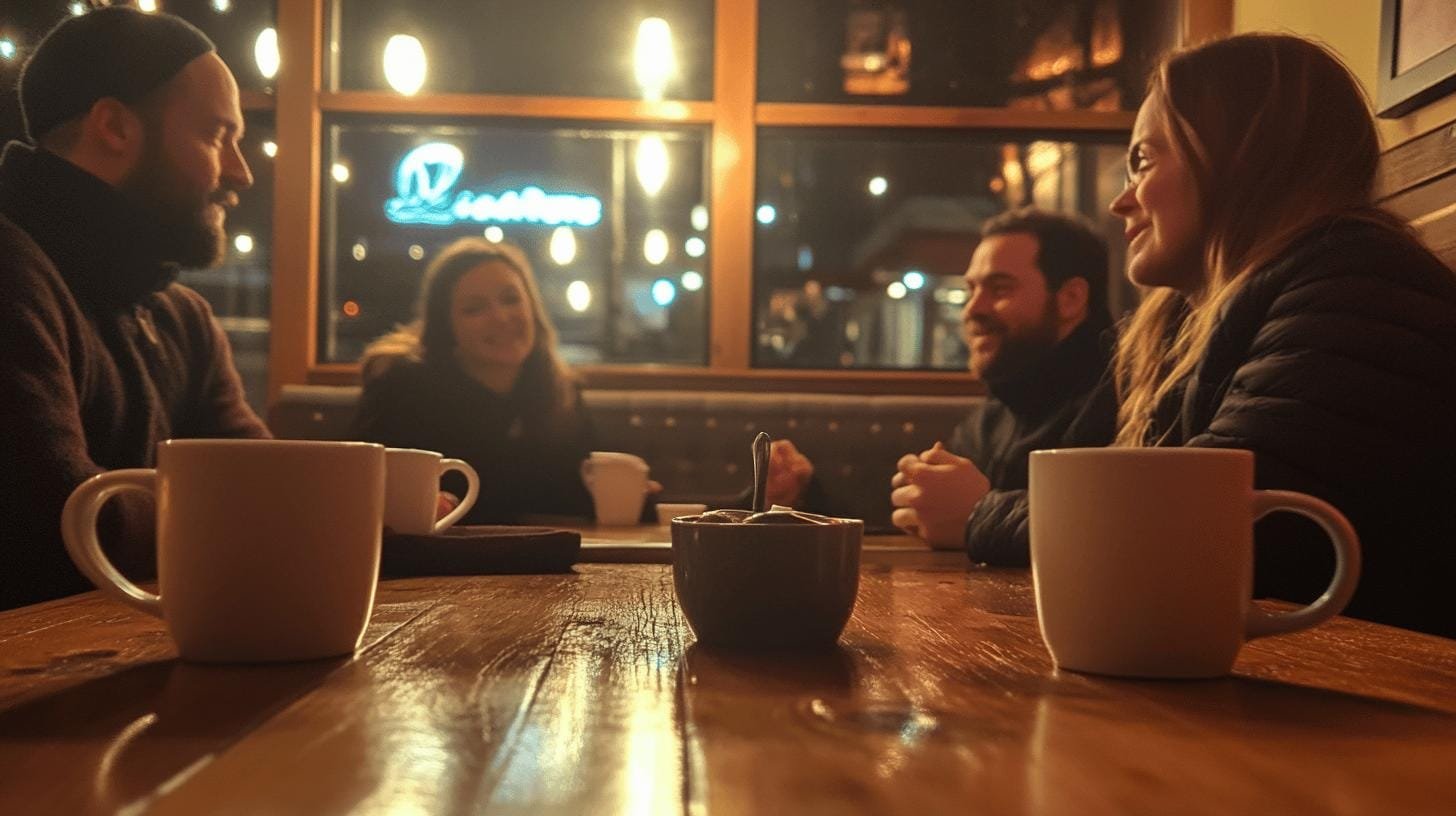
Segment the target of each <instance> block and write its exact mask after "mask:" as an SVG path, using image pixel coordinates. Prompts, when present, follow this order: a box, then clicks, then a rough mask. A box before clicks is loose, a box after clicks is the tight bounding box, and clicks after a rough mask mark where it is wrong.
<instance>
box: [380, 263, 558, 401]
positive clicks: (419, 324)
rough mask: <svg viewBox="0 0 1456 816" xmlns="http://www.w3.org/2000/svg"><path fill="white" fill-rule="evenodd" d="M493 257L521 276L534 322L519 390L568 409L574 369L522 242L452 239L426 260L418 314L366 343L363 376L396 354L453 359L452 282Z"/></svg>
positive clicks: (409, 357)
mask: <svg viewBox="0 0 1456 816" xmlns="http://www.w3.org/2000/svg"><path fill="white" fill-rule="evenodd" d="M492 261H499V262H501V263H504V264H505V265H507V266H509V267H511V268H512V269H514V270H515V272H516V274H517V275H518V276H519V277H520V279H521V285H522V287H523V288H525V290H526V297H527V299H528V300H529V301H530V304H531V316H532V317H533V318H534V322H535V324H536V344H535V346H533V347H532V349H531V352H530V354H528V355H527V356H526V360H525V362H524V363H523V364H522V365H521V375H520V378H519V379H518V380H517V384H516V389H517V391H519V392H522V393H523V395H524V397H525V399H526V400H527V402H528V403H530V404H532V405H533V406H535V407H537V408H538V409H541V410H543V411H544V412H545V413H548V414H556V413H561V412H569V411H572V410H573V409H574V408H575V407H576V375H575V373H573V372H572V370H571V368H570V367H569V366H567V364H566V362H565V361H564V360H562V359H561V354H560V352H559V351H557V348H556V327H555V326H553V325H552V323H551V318H550V317H549V316H548V315H547V314H546V306H545V304H544V303H543V302H542V300H541V289H540V287H539V286H537V284H536V275H535V273H534V272H533V271H532V269H531V263H530V261H528V260H526V254H525V253H524V252H522V251H521V250H520V248H518V247H516V246H514V245H512V244H506V243H492V242H490V241H487V240H485V239H484V238H472V237H466V238H460V239H458V240H455V241H453V242H451V243H450V244H449V245H448V246H446V247H445V248H444V249H442V250H440V253H439V254H438V255H436V256H435V257H434V259H433V260H431V261H430V265H429V266H428V267H426V269H425V276H424V278H423V279H422V280H421V282H420V296H419V300H418V302H417V303H416V305H415V313H416V315H417V317H416V318H415V319H414V320H413V321H412V322H410V323H407V324H405V325H402V326H397V327H395V330H394V331H392V332H390V333H389V334H386V335H384V336H383V337H380V338H379V339H378V340H375V341H374V342H372V343H370V344H369V347H368V348H366V349H365V350H364V359H363V369H364V379H366V380H369V379H373V378H375V377H378V376H379V375H380V374H382V373H383V372H384V371H386V370H387V369H388V368H389V367H390V366H391V365H393V364H394V363H396V362H398V361H400V360H414V361H419V362H425V363H428V364H431V365H457V363H456V361H455V332H454V330H453V328H452V327H451V323H450V302H451V299H452V298H453V297H454V295H455V287H456V285H457V284H459V283H460V279H461V278H463V277H465V275H466V273H468V272H470V271H471V270H473V269H475V268H476V267H478V266H480V265H481V264H485V263H490V262H492Z"/></svg>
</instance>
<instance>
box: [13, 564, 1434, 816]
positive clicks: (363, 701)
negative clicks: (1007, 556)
mask: <svg viewBox="0 0 1456 816" xmlns="http://www.w3.org/2000/svg"><path fill="white" fill-rule="evenodd" d="M901 549H904V548H903V547H902V548H901ZM888 560H889V561H891V562H893V563H885V562H884V561H882V560H881V559H880V558H878V557H877V556H875V555H873V554H871V556H870V557H869V560H868V562H867V563H866V566H865V568H864V571H863V580H862V582H861V586H860V593H859V602H858V606H857V608H856V610H855V615H854V619H853V620H852V621H851V622H850V624H849V627H848V629H847V630H846V632H845V634H844V637H843V639H842V642H841V645H840V646H839V647H837V648H835V649H832V650H828V651H824V652H819V653H812V654H808V653H799V654H785V655H731V654H723V653H714V652H712V651H709V650H704V649H701V648H697V647H695V646H694V645H693V638H692V635H691V633H690V631H689V630H688V628H687V626H686V624H685V623H684V621H683V619H682V617H681V616H680V614H679V612H678V608H677V605H676V603H675V601H674V599H673V593H672V576H671V572H670V570H669V569H668V568H666V567H664V566H662V565H658V564H583V565H579V566H578V567H577V568H576V572H575V573H574V574H567V575H537V576H480V577H469V578H449V579H447V578H428V579H411V580H400V581H389V582H386V583H384V584H383V585H381V587H380V591H379V596H378V604H377V607H376V611H375V614H374V619H373V622H372V623H371V625H370V627H369V630H368V632H367V634H366V636H365V640H364V644H363V646H362V647H361V649H360V651H359V653H358V654H357V655H356V656H355V657H354V658H353V659H349V660H337V661H327V662H318V663H308V664H293V665H280V666H199V665H189V664H182V663H178V662H176V661H174V660H173V654H174V652H173V648H172V646H171V644H170V642H169V641H168V639H167V636H166V634H165V631H164V629H163V628H162V625H161V623H160V622H159V621H156V620H152V619H150V618H146V617H144V616H142V615H140V614H137V613H134V612H131V611H129V610H128V609H127V608H125V607H122V606H121V605H119V604H116V603H112V602H110V601H107V600H103V599H101V598H100V597H98V596H96V595H95V594H94V593H93V594H90V595H82V596H78V597H76V598H72V599H67V600H62V601H56V602H52V603H48V604H43V605H38V606H33V607H28V608H25V609H19V610H14V611H11V612H7V613H3V614H0V814H31V813H48V812H50V813H65V814H81V813H113V812H116V813H124V814H130V813H140V812H149V813H158V814H173V813H176V814H189V815H190V814H230V813H267V814H291V813H298V814H326V813H341V812H361V813H381V814H383V813H388V814H454V813H482V812H483V813H562V814H567V813H570V814H576V813H682V812H685V811H690V812H692V813H695V814H696V813H707V814H717V813H726V814H740V813H741V814H779V813H785V814H788V813H793V814H799V813H834V814H839V813H850V812H861V813H908V814H915V815H916V816H928V814H938V813H1009V814H1122V813H1138V812H1143V813H1160V814H1162V813H1176V814H1195V813H1217V814H1224V813H1298V814H1313V813H1341V814H1357V813H1401V814H1411V813H1451V812H1453V811H1456V641H1448V640H1442V639H1439V638H1433V637H1425V636H1419V635H1414V634H1410V633H1407V632H1402V631H1400V630H1396V629H1390V628H1385V627H1381V626H1375V625H1371V624H1366V623H1360V622H1356V621H1352V620H1348V619H1339V620H1336V621H1334V622H1332V623H1331V624H1329V625H1326V626H1324V627H1322V628H1320V629H1317V630H1314V631H1312V632H1306V633H1302V634H1297V635H1292V636H1288V637H1283V638H1274V639H1270V640H1264V641H1258V642H1256V643H1254V644H1251V645H1249V646H1247V647H1246V648H1245V649H1244V652H1243V654H1242V656H1241V659H1240V662H1239V664H1238V667H1237V669H1236V673H1235V676H1233V677H1231V678H1228V679H1224V680H1218V681H1205V682H1149V681H1141V682H1139V681H1120V680H1112V679H1107V678H1099V677H1092V676H1085V675H1078V674H1072V673H1065V672H1057V671H1055V670H1054V669H1053V668H1052V666H1051V664H1050V661H1049V658H1048V655H1047V652H1046V650H1045V648H1044V647H1043V645H1042V643H1041V640H1040V637H1039V634H1038V631H1037V626H1036V619H1035V614H1034V611H1035V610H1034V607H1033V599H1032V595H1031V590H1030V586H1029V581H1028V578H1027V575H1026V574H1025V573H1024V572H1020V571H998V570H977V569H971V568H968V567H967V566H965V562H964V559H963V558H961V559H960V560H959V561H951V562H948V561H946V559H944V558H940V557H937V556H932V554H929V553H923V554H922V555H921V558H920V561H919V563H916V562H914V560H913V559H909V558H905V557H899V558H890V559H888Z"/></svg>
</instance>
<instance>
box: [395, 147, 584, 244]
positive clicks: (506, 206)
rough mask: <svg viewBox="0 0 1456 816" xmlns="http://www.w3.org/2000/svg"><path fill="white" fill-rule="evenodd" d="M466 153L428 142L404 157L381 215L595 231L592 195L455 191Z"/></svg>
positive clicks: (399, 220)
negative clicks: (592, 228)
mask: <svg viewBox="0 0 1456 816" xmlns="http://www.w3.org/2000/svg"><path fill="white" fill-rule="evenodd" d="M464 169H465V154H464V153H462V152H460V148H458V147H456V146H455V145H452V144H446V143H444V142H430V143H429V144H422V145H420V146H419V147H416V148H415V149H413V150H411V151H410V152H408V153H406V154H404V158H402V159H400V160H399V166H398V167H397V168H395V171H394V192H395V195H394V198H391V199H389V200H388V201H386V202H384V214H385V216H386V217H388V218H389V220H390V221H393V222H394V223H396V224H428V225H430V226H437V227H446V226H450V225H451V224H458V223H461V222H462V221H473V222H475V223H477V224H545V225H547V226H553V227H555V226H576V227H593V226H596V225H597V224H598V223H600V222H601V220H602V202H601V199H599V198H597V197H596V196H589V195H576V194H575V193H548V192H546V191H545V190H542V189H541V188H540V187H537V186H535V185H531V186H528V187H524V188H522V189H520V190H507V191H505V192H503V193H500V194H498V195H491V194H490V193H481V192H472V191H470V190H456V189H455V185H456V182H458V181H459V180H460V173H461V171H462V170H464Z"/></svg>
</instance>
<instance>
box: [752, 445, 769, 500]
mask: <svg viewBox="0 0 1456 816" xmlns="http://www.w3.org/2000/svg"><path fill="white" fill-rule="evenodd" d="M771 441H772V440H770V439H769V436H768V434H766V433H764V432H763V431H759V432H758V436H755V437H754V438H753V512H755V513H762V512H763V511H764V509H765V508H766V507H767V505H768V450H769V445H770V443H771Z"/></svg>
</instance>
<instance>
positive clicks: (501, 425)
mask: <svg viewBox="0 0 1456 816" xmlns="http://www.w3.org/2000/svg"><path fill="white" fill-rule="evenodd" d="M418 311H419V319H417V320H416V321H415V322H414V323H412V324H410V325H408V326H404V327H401V328H400V329H399V330H397V331H395V332H394V333H392V334H389V335H386V336H384V337H382V338H380V339H379V340H376V341H375V342H374V343H372V344H371V345H370V346H369V348H368V349H366V350H365V353H364V365H363V368H364V394H363V397H362V398H361V399H360V402H359V413H358V415H357V416H356V417H355V423H354V429H353V431H354V436H355V437H356V438H358V439H362V440H367V441H372V442H382V443H384V444H386V445H391V446H394V447H408V448H423V449H425V450H433V451H439V452H440V453H443V454H444V455H446V456H451V457H457V458H460V459H464V460H465V461H467V462H469V463H470V464H471V466H473V467H474V468H475V470H476V472H477V473H479V474H480V499H479V500H478V501H477V502H476V504H475V507H474V508H473V509H472V510H471V511H470V513H469V514H468V515H467V516H466V517H465V519H464V520H463V521H464V522H465V523H470V524H491V523H511V522H516V521H519V520H520V518H521V517H522V516H523V515H526V514H550V515H571V516H581V517H586V518H590V517H591V515H592V503H591V496H590V495H589V494H588V493H587V492H586V489H585V488H584V487H583V486H582V483H581V478H580V475H579V468H580V466H581V461H582V460H583V459H586V458H587V457H589V456H590V455H591V450H592V430H591V423H590V420H589V418H588V417H587V415H586V413H585V411H584V409H583V407H582V404H581V396H580V393H579V390H578V388H577V385H576V380H575V377H574V376H573V374H572V373H571V370H570V369H569V368H568V367H567V366H566V364H565V363H564V362H563V361H562V360H561V357H560V356H559V354H558V353H557V350H556V330H555V329H554V328H553V327H552V325H551V321H550V319H549V318H548V317H547V315H546V310H545V307H544V306H543V305H542V303H541V294H540V291H539V289H538V288H537V286H536V280H535V276H534V275H533V274H532V272H531V266H530V264H529V263H528V262H527V261H526V257H525V255H524V254H523V253H522V252H521V251H520V250H519V249H517V248H516V247H514V246H511V245H509V244H499V243H491V242H489V241H486V240H483V239H480V238H462V239H460V240H458V241H455V242H454V243H452V244H450V245H449V246H447V247H445V249H444V250H442V251H441V252H440V254H439V255H438V256H436V257H435V259H434V260H433V261H432V262H431V263H430V266H429V268H428V269H427V270H426V271H425V276H424V281H423V283H422V285H421V289H420V302H419V309H418ZM448 478H449V477H447V480H448ZM449 484H450V483H449V482H448V481H447V482H446V485H447V489H448V487H449Z"/></svg>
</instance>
